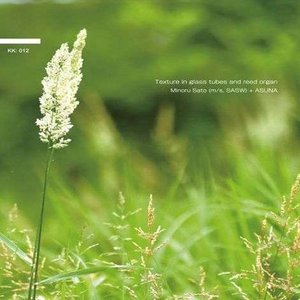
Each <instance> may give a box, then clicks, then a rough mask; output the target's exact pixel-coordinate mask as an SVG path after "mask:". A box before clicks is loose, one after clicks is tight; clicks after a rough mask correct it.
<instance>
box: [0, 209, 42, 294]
mask: <svg viewBox="0 0 300 300" xmlns="http://www.w3.org/2000/svg"><path fill="white" fill-rule="evenodd" d="M18 219H19V213H18V207H17V205H16V204H15V205H14V206H13V208H12V209H11V210H10V211H9V213H8V220H7V224H8V226H7V228H6V234H7V235H8V236H9V237H7V236H4V235H2V234H1V236H0V269H1V270H2V272H1V275H2V276H1V281H0V282H1V283H0V290H1V294H0V298H4V299H25V293H26V291H27V289H28V277H29V275H30V272H29V270H28V266H27V265H30V264H31V259H30V257H31V255H32V253H33V245H32V243H31V239H30V230H27V229H25V228H24V227H23V228H22V229H20V228H19V227H18V226H17V220H18ZM12 240H18V243H19V244H22V245H24V247H23V248H25V247H26V249H25V250H24V251H23V250H21V249H20V248H19V247H18V246H17V244H15V243H14V242H13V241H12ZM44 262H45V259H44V258H43V259H42V263H41V266H40V267H41V269H43V268H44Z"/></svg>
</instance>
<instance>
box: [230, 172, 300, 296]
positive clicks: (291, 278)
mask: <svg viewBox="0 0 300 300" xmlns="http://www.w3.org/2000/svg"><path fill="white" fill-rule="evenodd" d="M299 190H300V175H298V176H297V179H296V181H295V183H294V184H293V186H292V188H291V191H290V194H289V195H288V196H286V197H283V199H282V203H281V207H280V211H279V213H277V214H276V213H273V212H272V213H269V214H267V215H266V217H265V218H264V220H263V221H262V223H261V229H260V232H259V233H258V234H256V242H254V243H253V242H250V241H249V240H247V239H244V238H242V240H243V242H244V244H245V246H246V247H247V249H248V251H249V252H250V253H251V254H252V256H253V265H252V267H251V268H250V269H247V270H243V271H242V272H239V273H236V274H231V276H230V282H231V284H232V285H233V286H234V288H235V290H236V294H237V295H239V296H240V297H241V298H242V299H245V300H252V299H263V300H266V299H277V300H287V299H298V298H299V297H300V296H299V295H300V284H299V276H300V269H299V266H300V256H299V254H300V217H299V216H300V211H299V209H300V204H299V203H297V202H296V198H297V195H298V193H299Z"/></svg>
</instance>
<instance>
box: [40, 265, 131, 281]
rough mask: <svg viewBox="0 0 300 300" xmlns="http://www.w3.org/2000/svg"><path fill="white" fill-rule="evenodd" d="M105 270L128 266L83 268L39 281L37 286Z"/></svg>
mask: <svg viewBox="0 0 300 300" xmlns="http://www.w3.org/2000/svg"><path fill="white" fill-rule="evenodd" d="M130 267H132V266H130ZM106 268H115V269H122V268H128V266H127V265H112V266H101V267H92V268H84V269H80V270H76V271H71V272H67V273H62V274H57V275H54V276H51V277H48V278H46V279H44V280H42V281H40V282H39V283H38V284H52V283H56V282H59V281H64V280H68V279H72V278H73V277H81V276H86V275H90V274H95V273H98V272H101V271H103V270H105V269H106Z"/></svg>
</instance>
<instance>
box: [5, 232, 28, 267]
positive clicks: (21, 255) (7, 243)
mask: <svg viewBox="0 0 300 300" xmlns="http://www.w3.org/2000/svg"><path fill="white" fill-rule="evenodd" d="M0 242H2V243H3V244H4V245H5V246H6V247H7V248H8V249H10V250H11V251H12V252H14V253H15V254H16V255H17V256H19V258H21V259H22V260H23V261H24V262H26V263H27V264H28V265H30V266H31V264H32V260H31V258H30V257H29V256H28V255H27V254H26V253H25V252H24V251H23V250H21V249H20V248H19V247H18V246H17V245H16V244H15V243H14V242H13V241H12V240H10V239H9V238H8V237H6V236H5V235H3V234H2V233H0Z"/></svg>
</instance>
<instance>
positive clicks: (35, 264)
mask: <svg viewBox="0 0 300 300" xmlns="http://www.w3.org/2000/svg"><path fill="white" fill-rule="evenodd" d="M53 152H54V149H53V148H52V147H51V148H49V150H48V158H47V164H46V169H45V178H44V188H43V197H42V205H41V211H40V218H39V223H38V227H37V234H36V239H35V245H34V251H33V258H32V266H31V274H30V283H29V290H28V300H35V299H36V291H37V280H38V269H39V260H40V249H41V239H42V231H43V223H44V212H45V200H46V191H47V182H48V176H49V171H50V165H51V161H52V157H53Z"/></svg>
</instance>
